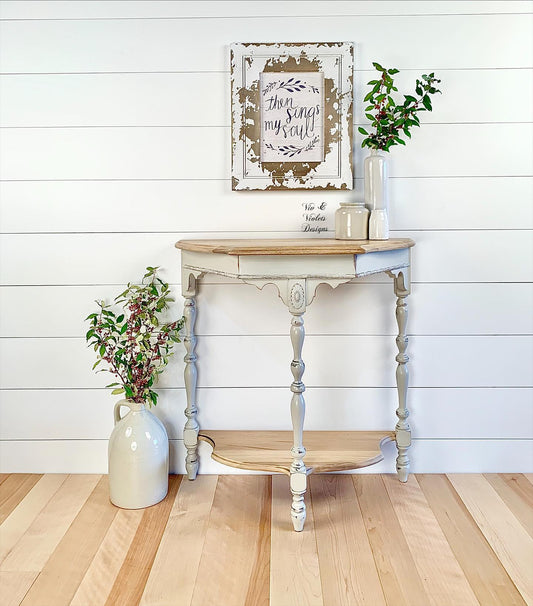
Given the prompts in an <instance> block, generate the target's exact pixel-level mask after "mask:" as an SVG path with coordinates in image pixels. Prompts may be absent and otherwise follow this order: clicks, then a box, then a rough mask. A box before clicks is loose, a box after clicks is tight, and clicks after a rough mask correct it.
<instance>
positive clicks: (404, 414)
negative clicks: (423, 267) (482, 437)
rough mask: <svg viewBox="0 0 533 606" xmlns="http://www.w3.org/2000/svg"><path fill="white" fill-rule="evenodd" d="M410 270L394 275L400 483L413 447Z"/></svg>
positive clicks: (398, 470)
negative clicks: (410, 420) (408, 331)
mask: <svg viewBox="0 0 533 606" xmlns="http://www.w3.org/2000/svg"><path fill="white" fill-rule="evenodd" d="M408 272H409V270H408V269H406V270H400V271H398V272H394V273H393V278H394V293H395V294H396V296H397V297H398V298H397V301H396V321H397V323H398V336H397V337H396V345H397V347H398V355H397V356H396V361H397V362H398V366H397V368H396V385H397V388H398V408H397V410H396V415H397V417H398V422H397V423H396V447H397V449H398V458H397V459H396V471H397V472H398V479H399V480H400V482H407V478H408V476H409V456H408V455H407V451H408V449H409V447H410V446H411V428H410V427H409V423H408V421H407V418H408V416H409V410H408V409H407V387H408V383H409V369H408V367H407V362H408V361H409V357H408V356H407V354H406V353H405V352H406V350H407V343H408V339H407V334H406V328H407V296H408V295H409V292H410V284H409V273H408Z"/></svg>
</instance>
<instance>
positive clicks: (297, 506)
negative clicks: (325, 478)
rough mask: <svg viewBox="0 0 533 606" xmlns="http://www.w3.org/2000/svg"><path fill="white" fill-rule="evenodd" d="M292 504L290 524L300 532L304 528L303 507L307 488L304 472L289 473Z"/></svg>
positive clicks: (304, 514) (304, 516) (304, 515)
mask: <svg viewBox="0 0 533 606" xmlns="http://www.w3.org/2000/svg"><path fill="white" fill-rule="evenodd" d="M290 484H291V493H292V506H291V518H292V525H293V526H294V530H295V531H296V532H301V531H302V530H303V529H304V524H305V518H306V509H305V501H304V497H305V492H306V490H307V475H306V473H291V478H290Z"/></svg>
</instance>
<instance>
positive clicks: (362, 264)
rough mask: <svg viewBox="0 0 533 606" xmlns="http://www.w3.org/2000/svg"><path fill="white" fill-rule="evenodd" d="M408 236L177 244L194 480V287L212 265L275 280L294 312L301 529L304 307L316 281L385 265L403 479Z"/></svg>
mask: <svg viewBox="0 0 533 606" xmlns="http://www.w3.org/2000/svg"><path fill="white" fill-rule="evenodd" d="M413 244H414V242H412V241H411V240H408V239H397V240H386V241H339V240H324V239H316V240H311V239H299V240H181V241H180V242H178V243H177V244H176V247H177V248H181V249H182V253H181V254H182V256H181V261H182V293H183V296H184V297H185V309H184V316H185V338H184V344H185V349H186V355H185V358H184V360H185V373H184V376H185V390H186V395H187V408H186V409H185V416H186V417H187V421H186V423H185V428H184V431H183V441H184V444H185V447H186V449H187V456H186V469H187V475H188V478H189V479H190V480H194V479H195V478H196V475H197V473H198V433H199V430H200V428H199V425H198V421H197V419H196V415H197V404H196V386H197V367H196V360H197V357H196V353H195V346H196V336H195V333H194V324H195V318H196V294H197V290H198V282H199V280H200V279H201V277H202V276H204V275H205V274H208V273H212V274H218V275H223V276H228V277H232V278H238V279H240V280H242V281H243V282H246V283H247V284H253V285H255V286H256V287H258V288H260V289H261V288H263V287H264V286H265V285H266V284H275V285H276V287H277V288H278V291H279V295H280V298H281V300H282V301H283V303H284V304H285V305H286V306H287V307H288V308H289V311H290V313H291V316H292V320H291V329H290V338H291V342H292V348H293V360H292V362H291V371H292V375H293V378H294V380H293V382H292V384H291V386H290V389H291V392H292V397H291V404H290V406H291V418H292V426H293V434H294V443H293V447H292V449H291V456H292V464H291V466H290V490H291V493H292V506H291V517H292V522H293V525H294V529H295V530H296V531H301V530H303V527H304V523H305V515H306V512H305V500H304V497H305V493H306V490H307V474H308V473H309V471H310V470H309V469H308V468H306V465H305V462H304V457H305V453H306V450H305V446H304V443H303V427H304V418H305V399H304V396H303V393H304V391H305V385H304V383H303V381H302V378H303V374H304V370H305V364H304V361H303V359H302V348H303V343H304V337H305V329H304V319H303V315H304V313H305V310H306V308H307V306H308V305H310V303H311V302H312V301H313V298H314V296H315V293H316V289H317V287H318V285H319V284H329V285H330V286H331V287H332V288H336V287H337V286H339V285H340V284H344V283H346V282H349V281H350V280H353V279H354V278H357V277H361V276H365V275H369V274H374V273H379V272H385V273H387V275H389V276H390V277H391V278H392V279H393V283H394V292H395V294H396V297H397V302H396V319H397V323H398V336H397V338H396V344H397V347H398V355H397V356H396V361H397V363H398V366H397V369H396V383H397V388H398V408H397V410H396V415H397V416H398V422H397V424H396V428H395V432H394V435H395V440H396V446H397V449H398V457H397V459H396V469H397V472H398V478H399V480H400V481H401V482H406V481H407V477H408V475H409V457H408V449H409V447H410V445H411V430H410V427H409V423H408V421H407V418H408V416H409V411H408V408H407V387H408V377H409V374H408V368H407V362H408V360H409V358H408V356H407V354H406V350H407V342H408V340H407V334H406V328H407V296H408V295H409V292H410V247H411V246H413Z"/></svg>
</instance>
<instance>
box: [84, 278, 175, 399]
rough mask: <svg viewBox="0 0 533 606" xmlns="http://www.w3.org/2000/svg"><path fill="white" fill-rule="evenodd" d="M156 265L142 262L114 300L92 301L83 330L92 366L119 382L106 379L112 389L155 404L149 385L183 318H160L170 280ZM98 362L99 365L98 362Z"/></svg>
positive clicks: (165, 358) (162, 365)
mask: <svg viewBox="0 0 533 606" xmlns="http://www.w3.org/2000/svg"><path fill="white" fill-rule="evenodd" d="M158 269H159V268H158V267H147V268H146V274H145V275H144V276H143V279H142V282H141V284H130V283H128V287H127V288H126V290H125V291H124V292H122V293H121V294H120V295H118V296H117V297H115V300H114V306H111V305H107V304H106V303H105V302H104V301H96V303H97V305H98V308H99V309H98V311H97V312H95V313H92V314H90V315H89V316H87V318H86V321H88V322H89V323H90V326H91V328H90V329H89V330H88V332H87V334H86V340H87V342H88V344H89V346H92V347H93V348H94V351H95V352H96V357H97V361H96V362H95V364H94V366H93V370H95V371H96V372H110V373H111V374H113V375H114V376H115V378H116V379H118V382H114V383H110V384H109V385H106V387H112V388H113V391H112V392H111V393H112V394H114V395H119V394H124V395H125V397H126V398H128V399H129V400H133V401H134V402H141V403H146V402H148V403H149V404H150V406H151V405H152V404H154V405H155V404H157V397H158V394H157V393H156V392H155V391H153V389H152V386H153V384H154V382H155V381H156V379H157V377H158V375H160V374H161V373H162V372H163V370H164V369H165V367H166V365H167V364H168V361H169V358H170V356H171V355H172V348H173V347H174V343H180V338H179V331H180V329H181V328H182V327H183V322H184V319H183V318H180V319H179V320H176V321H175V322H167V323H162V314H163V312H164V311H165V310H166V309H167V308H168V304H169V303H170V302H172V301H174V299H173V298H172V297H171V296H170V289H169V285H168V284H167V283H166V282H163V281H162V280H161V279H160V278H159V277H158V275H157V271H158ZM100 364H102V366H105V368H104V367H102V368H98V366H100Z"/></svg>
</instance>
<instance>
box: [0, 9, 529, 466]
mask: <svg viewBox="0 0 533 606" xmlns="http://www.w3.org/2000/svg"><path fill="white" fill-rule="evenodd" d="M0 10H1V14H0V16H1V18H2V22H1V32H0V33H1V37H0V45H1V48H0V51H1V68H0V71H1V76H0V87H1V88H0V119H1V126H2V129H1V140H0V144H1V160H0V161H1V179H2V182H1V192H0V193H1V198H0V204H1V206H0V212H1V214H0V228H1V231H2V241H1V250H0V254H1V257H0V259H1V261H0V262H1V270H2V271H1V277H0V279H1V283H0V305H1V314H0V336H1V340H0V347H1V352H0V354H1V364H0V388H1V392H0V393H1V404H0V446H1V448H0V470H1V471H33V472H43V471H48V472H52V471H55V472H69V471H70V472H99V473H101V472H105V471H106V465H107V463H106V447H107V443H106V439H107V437H108V435H109V433H110V431H111V429H112V419H111V416H112V415H111V409H112V403H113V400H112V398H111V397H110V395H109V393H108V392H107V391H106V390H105V389H103V385H105V383H106V382H107V381H106V378H107V377H105V376H104V375H98V376H95V375H93V374H92V372H91V370H90V368H91V365H92V361H93V360H92V355H91V354H92V352H91V351H89V350H87V349H86V348H85V344H84V339H83V335H84V332H85V330H86V327H85V326H84V323H83V318H84V317H85V316H86V315H87V314H88V313H89V312H90V311H91V309H92V307H93V304H92V301H93V300H94V299H95V298H102V297H105V296H107V297H108V298H111V297H112V296H114V295H115V294H116V293H117V292H119V290H120V289H121V287H122V285H123V284H124V283H125V282H126V281H129V280H135V279H137V278H138V277H139V275H140V274H141V272H142V270H143V268H144V267H145V266H146V265H148V264H158V265H162V266H163V267H164V268H165V277H166V278H167V279H168V280H169V281H170V282H171V283H172V284H173V286H174V288H175V289H176V292H179V284H178V283H179V272H178V265H179V256H178V253H177V252H176V251H175V250H174V249H173V244H174V242H175V241H176V240H177V239H178V238H181V237H202V236H211V237H215V236H220V237H223V236H242V237H245V236H250V237H269V236H276V235H279V236H287V237H288V236H293V235H297V234H298V232H299V230H300V227H301V223H302V203H303V202H308V201H315V202H317V201H326V202H327V203H328V208H327V215H328V227H329V229H330V230H332V229H333V213H334V210H335V208H336V206H337V205H338V202H340V201H343V200H350V199H353V197H354V193H353V192H348V193H335V192H328V193H324V192H319V193H314V192H308V193H306V192H289V193H278V194H277V193H234V192H232V191H231V187H230V128H229V127H230V107H229V103H230V98H229V49H228V45H229V43H231V42H234V41H257V42H263V41H281V42H288V41H318V40H328V41H329V40H332V41H336V40H349V41H354V42H355V43H356V60H355V65H356V72H355V87H356V90H355V99H356V122H357V123H358V124H359V123H363V121H364V117H363V116H362V111H361V110H362V107H361V105H362V104H361V100H362V97H363V96H364V92H363V87H364V85H365V83H366V81H367V80H369V79H371V76H372V69H371V62H372V61H373V60H378V61H380V62H382V63H383V64H385V65H387V66H395V67H398V68H399V69H401V70H402V71H401V74H400V75H399V82H400V85H401V87H408V86H410V85H411V82H412V81H413V80H414V78H415V77H416V76H418V75H419V74H421V73H424V72H426V73H427V72H429V71H433V70H434V71H435V72H436V73H437V75H438V76H439V77H441V78H442V80H443V82H442V90H443V91H444V94H443V95H442V96H439V97H438V98H437V99H436V100H435V103H434V105H435V111H434V112H433V113H432V114H428V115H426V116H424V120H423V122H424V124H423V126H422V128H421V129H419V130H417V131H416V132H415V133H414V136H413V140H412V141H411V142H409V144H408V146H407V148H405V149H399V150H395V151H394V152H393V153H391V175H392V178H391V180H390V181H391V183H390V187H391V200H392V202H391V227H392V231H393V235H394V236H409V237H412V238H414V239H415V240H416V241H417V246H416V248H415V249H414V252H413V262H414V270H413V279H414V287H413V296H412V297H411V315H410V325H409V332H410V334H411V335H412V337H411V339H410V346H409V350H410V351H409V352H410V355H411V360H412V364H411V385H412V389H411V392H410V394H411V402H410V407H411V410H412V417H411V420H412V428H413V434H414V438H415V440H414V446H413V449H412V458H413V470H414V471H417V472H443V471H525V470H529V471H531V470H532V469H533V451H532V442H531V436H532V433H533V432H532V428H533V406H532V384H533V381H532V368H533V345H532V339H531V334H532V333H533V314H532V312H531V310H532V309H533V288H532V273H533V272H532V270H533V253H532V239H531V230H532V228H533V210H532V198H533V183H532V178H531V173H532V161H533V154H532V135H533V132H532V131H533V126H532V124H533V116H532V109H531V108H532V91H533V87H532V84H533V71H532V67H533V58H532V47H533V45H532V32H533V28H532V12H533V4H532V3H531V2H511V1H506V2H503V1H502V2H453V1H452V2H401V3H400V2H357V1H356V2H159V1H154V2H142V1H138V2H127V1H121V2H114V1H110V2H84V1H80V2H47V1H36V2H33V1H29V2H11V1H4V2H3V3H2V4H1V5H0ZM359 143H360V138H359V136H358V135H356V153H355V162H356V176H357V179H356V193H355V195H357V196H361V190H362V180H361V166H362V158H363V154H362V152H361V150H360V148H359ZM178 299H179V297H178ZM180 305H181V301H178V304H177V306H176V313H180ZM393 309H394V297H393V295H392V288H391V285H390V283H389V281H388V280H387V279H384V278H383V277H377V278H373V279H368V280H365V281H364V284H361V285H360V284H354V285H346V286H344V287H339V288H338V289H337V290H336V291H334V292H333V291H331V290H329V289H328V288H327V287H321V289H320V291H319V294H318V297H317V299H316V300H315V302H314V303H313V305H312V306H311V307H310V309H309V311H308V313H307V316H306V328H307V335H308V336H307V339H306V344H305V348H304V357H305V361H306V363H307V370H306V374H305V381H306V384H307V385H308V386H309V389H308V391H307V403H308V407H307V410H308V413H307V419H306V427H307V428H308V429H341V428H346V429H357V428H360V429H381V428H383V427H391V426H392V425H393V424H394V422H395V415H394V409H395V407H396V405H395V390H394V387H393V386H394V363H393V358H394V355H395V345H394V338H393V336H394V334H395V331H396V327H395V323H394V318H393ZM288 326H289V318H288V313H287V311H286V309H285V308H284V307H283V306H282V304H281V303H280V302H279V300H278V299H277V296H276V293H275V292H274V289H273V288H269V287H268V288H265V290H264V291H263V292H259V291H256V290H255V289H254V288H253V287H249V286H244V285H240V284H237V283H231V282H228V281H225V282H224V281H222V280H216V279H215V278H211V279H210V283H209V284H208V285H206V286H205V287H204V288H203V289H202V293H201V296H200V297H199V317H198V325H197V328H198V332H199V334H200V335H201V338H200V340H199V345H198V354H199V357H200V360H201V363H202V366H201V375H200V398H199V403H200V422H201V424H202V425H203V426H204V427H205V426H210V427H212V428H253V427H256V428H264V429H267V428H273V429H274V428H288V427H289V424H290V419H289V413H288V409H289V392H288V389H287V385H288V384H289V383H290V381H291V380H292V379H291V375H290V370H289V362H290V358H291V350H290V344H289V339H288V336H287V333H288ZM332 352H335V356H333V355H332ZM182 366H183V363H182V355H181V353H180V354H179V355H178V356H176V357H175V359H174V360H173V362H172V364H171V366H170V369H169V372H168V373H167V374H166V376H165V378H164V380H163V382H162V384H161V387H162V389H161V403H160V405H159V406H158V408H157V411H156V412H157V414H158V415H159V416H160V417H161V418H162V419H163V420H164V421H165V423H166V425H167V428H168V431H169V434H170V437H171V439H172V448H173V467H174V470H175V471H183V465H182V454H183V452H182V451H183V448H182V442H181V426H182V422H183V415H182V410H183V408H184V407H185V397H184V390H183V382H182V377H181V371H182ZM202 452H203V453H204V457H203V461H202V464H203V465H202V470H203V471H213V470H216V471H222V470H224V469H225V470H226V471H227V468H222V467H220V466H217V465H215V464H214V463H212V462H210V460H209V459H208V454H207V448H205V449H203V450H202ZM393 467H394V453H393V449H389V450H388V451H387V457H386V460H385V461H384V462H383V463H382V464H380V466H378V467H373V468H370V471H391V470H392V469H393Z"/></svg>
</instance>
